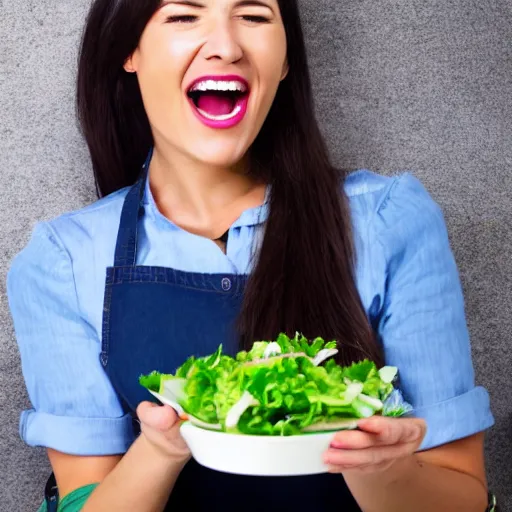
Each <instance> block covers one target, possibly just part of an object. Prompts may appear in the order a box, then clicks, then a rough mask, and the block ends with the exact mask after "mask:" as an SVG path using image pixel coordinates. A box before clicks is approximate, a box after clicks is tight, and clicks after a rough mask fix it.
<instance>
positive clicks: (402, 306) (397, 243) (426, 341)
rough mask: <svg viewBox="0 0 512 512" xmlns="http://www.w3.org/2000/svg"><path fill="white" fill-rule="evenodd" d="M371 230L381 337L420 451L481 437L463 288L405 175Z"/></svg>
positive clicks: (438, 223) (430, 204)
mask: <svg viewBox="0 0 512 512" xmlns="http://www.w3.org/2000/svg"><path fill="white" fill-rule="evenodd" d="M376 230H377V231H376V234H375V235H376V237H377V238H378V239H379V241H380V243H381V248H382V250H383V251H384V254H385V257H386V262H387V279H386V293H385V300H384V304H383V308H382V313H381V320H380V326H379V332H380V337H381V340H382V342H383V345H384V349H385V354H386V360H387V363H388V364H392V365H396V366H397V367H398V368H399V371H400V385H401V387H402V390H403V392H404V394H405V396H406V398H407V399H408V400H409V401H410V402H411V403H412V405H413V406H414V408H415V414H416V416H418V417H422V418H424V419H425V420H426V422H427V426H428V431H427V436H426V439H425V441H424V443H423V445H422V449H428V448H432V447H435V446H439V445H442V444H445V443H448V442H451V441H455V440H457V439H461V438H464V437H467V436H470V435H472V434H475V433H477V432H481V431H484V430H486V429H488V428H489V427H491V426H492V425H493V423H494V419H493V415H492V413H491V409H490V403H489V395H488V393H487V391H486V390H485V389H484V388H482V387H478V386H475V380H474V370H473V364H472V359H471V347H470V340H469V335H468V329H467V324H466V317H465V310H464V300H463V295H462V287H461V284H460V279H459V273H458V269H457V266H456V263H455V259H454V256H453V253H452V251H451V247H450V242H449V238H448V233H447V229H446V225H445V221H444V218H443V214H442V212H441V210H440V208H439V206H438V205H437V204H436V203H435V201H433V199H432V198H431V197H430V195H429V194H428V192H427V191H426V190H425V188H424V187H423V186H422V184H421V183H420V182H419V181H418V180H417V179H416V178H414V177H413V176H412V175H410V174H404V175H402V176H401V177H400V178H397V179H396V180H395V181H394V183H393V185H392V186H391V187H390V190H389V193H388V195H387V197H386V199H385V200H384V201H383V202H382V204H381V206H380V209H379V211H378V216H377V220H376Z"/></svg>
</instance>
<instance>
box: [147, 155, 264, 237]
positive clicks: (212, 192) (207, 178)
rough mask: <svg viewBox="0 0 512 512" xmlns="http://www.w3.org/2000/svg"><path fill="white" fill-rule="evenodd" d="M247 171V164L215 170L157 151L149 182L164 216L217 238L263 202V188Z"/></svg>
mask: <svg viewBox="0 0 512 512" xmlns="http://www.w3.org/2000/svg"><path fill="white" fill-rule="evenodd" d="M247 169H248V166H247V162H246V161H241V162H239V163H238V164H237V165H235V166H233V167H215V166H211V165H206V164H204V163H202V162H197V161H193V160H191V159H190V158H186V157H184V156H183V155H180V154H176V153H174V152H173V153H172V154H169V153H168V152H166V151H162V149H161V148H159V147H155V150H154V154H153V158H152V161H151V165H150V173H149V180H150V186H151V191H152V193H153V196H154V198H155V202H156V204H157V206H158V208H159V210H160V212H161V213H162V214H163V215H165V216H166V217H168V218H169V219H171V220H172V221H173V222H174V223H176V224H177V225H179V226H181V227H183V228H184V229H187V230H189V231H192V232H194V233H196V234H200V235H204V236H207V237H209V238H217V237H218V236H221V235H222V234H223V233H224V232H225V231H226V229H228V228H229V226H230V225H231V223H232V222H234V221H235V220H236V219H237V218H238V217H239V215H240V214H241V213H242V211H243V210H245V209H247V208H252V207H255V206H258V205H260V204H261V203H262V202H263V200H264V195H265V187H264V185H261V184H258V183H256V182H255V181H254V180H253V179H252V178H250V177H249V175H248V172H247Z"/></svg>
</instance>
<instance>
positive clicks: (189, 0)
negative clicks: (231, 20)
mask: <svg viewBox="0 0 512 512" xmlns="http://www.w3.org/2000/svg"><path fill="white" fill-rule="evenodd" d="M172 4H175V5H186V6H189V7H197V8H198V9H204V8H205V5H204V4H202V3H199V2H195V1H194V0H164V1H163V2H162V5H161V7H165V6H166V5H172ZM252 6H257V7H266V8H267V9H270V10H271V11H272V12H274V10H273V9H272V7H271V6H270V5H269V4H268V3H267V2H264V1H263V0H239V1H238V2H236V4H235V7H252Z"/></svg>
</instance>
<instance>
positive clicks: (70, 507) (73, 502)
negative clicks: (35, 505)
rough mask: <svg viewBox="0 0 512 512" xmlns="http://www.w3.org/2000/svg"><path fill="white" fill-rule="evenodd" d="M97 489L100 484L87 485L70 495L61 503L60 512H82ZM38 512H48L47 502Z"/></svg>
mask: <svg viewBox="0 0 512 512" xmlns="http://www.w3.org/2000/svg"><path fill="white" fill-rule="evenodd" d="M96 487H98V484H92V485H86V486H85V487H80V489H77V490H76V491H73V492H72V493H71V494H68V495H67V496H66V497H65V498H64V499H63V500H62V501H61V502H60V503H59V507H58V512H80V510H82V507H83V506H84V505H85V502H86V501H87V500H88V499H89V497H90V496H91V494H92V493H93V491H94V489H96ZM37 512H48V509H47V508H46V502H44V503H43V504H42V505H41V506H40V507H39V509H38V511H37Z"/></svg>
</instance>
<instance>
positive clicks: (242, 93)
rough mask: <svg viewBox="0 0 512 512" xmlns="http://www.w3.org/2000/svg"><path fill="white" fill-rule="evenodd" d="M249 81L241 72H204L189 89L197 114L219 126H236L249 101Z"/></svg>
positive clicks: (207, 124)
mask: <svg viewBox="0 0 512 512" xmlns="http://www.w3.org/2000/svg"><path fill="white" fill-rule="evenodd" d="M249 95H250V90H249V83H248V82H247V80H245V78H242V77H241V76H237V75H223V76H202V77H200V78H198V79H196V80H194V81H193V82H192V83H191V84H190V86H189V88H188V89H187V96H188V100H189V103H190V105H191V107H192V110H193V112H194V114H195V115H196V117H197V118H198V119H199V121H201V122H202V123H203V124H204V125H206V126H208V127H209V128H215V129H228V128H233V127H234V126H236V125H238V124H239V123H241V122H242V120H243V119H244V117H245V114H246V113H247V107H248V104H249Z"/></svg>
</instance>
